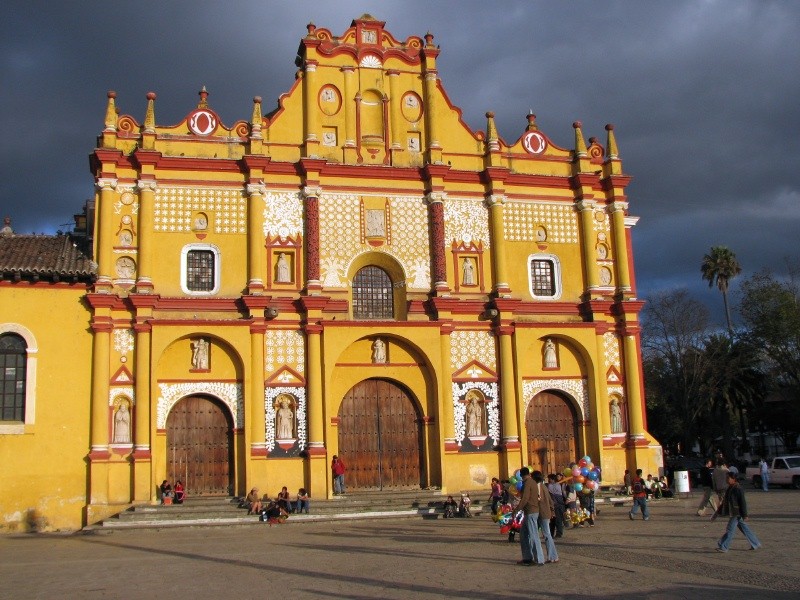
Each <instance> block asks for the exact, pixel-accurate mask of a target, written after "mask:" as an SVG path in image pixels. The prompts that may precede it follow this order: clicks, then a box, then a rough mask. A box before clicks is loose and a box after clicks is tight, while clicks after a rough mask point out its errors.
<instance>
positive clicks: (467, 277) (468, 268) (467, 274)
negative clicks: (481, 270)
mask: <svg viewBox="0 0 800 600" xmlns="http://www.w3.org/2000/svg"><path fill="white" fill-rule="evenodd" d="M462 280H463V282H464V285H475V261H473V260H472V259H471V258H465V259H464V269H463V273H462Z"/></svg>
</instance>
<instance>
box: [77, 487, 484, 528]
mask: <svg viewBox="0 0 800 600" xmlns="http://www.w3.org/2000/svg"><path fill="white" fill-rule="evenodd" d="M459 497H460V496H459V495H454V498H456V500H458V499H459ZM487 497H488V492H487V491H486V490H476V491H471V492H470V498H471V500H472V514H473V515H480V514H481V513H482V512H483V511H487V512H488V510H489V504H488V502H487V501H486V498H487ZM446 498H447V495H442V493H441V492H440V491H438V490H409V491H392V492H387V491H357V492H354V493H350V494H346V495H344V496H336V497H334V498H333V499H330V500H328V499H323V500H315V499H314V498H312V499H311V509H310V514H307V515H306V514H299V515H297V514H292V515H291V516H290V517H289V519H288V520H287V521H286V522H287V523H308V522H318V521H335V520H346V519H381V518H415V517H416V518H433V519H435V518H438V517H439V516H440V515H442V514H443V513H444V510H443V507H442V505H443V502H444V501H445V499H446ZM219 525H227V526H247V525H264V523H262V522H261V521H259V518H258V515H248V514H247V510H245V509H243V508H239V498H232V497H195V498H191V497H190V498H188V499H187V501H186V503H185V504H174V505H172V506H162V505H149V504H147V505H138V506H132V507H130V508H129V509H128V510H125V511H123V512H121V513H119V514H117V515H115V516H113V517H111V518H110V519H106V520H104V521H102V522H101V523H97V524H94V525H89V526H87V527H85V528H84V531H105V530H118V529H148V528H149V529H160V528H167V527H192V526H203V527H205V526H219Z"/></svg>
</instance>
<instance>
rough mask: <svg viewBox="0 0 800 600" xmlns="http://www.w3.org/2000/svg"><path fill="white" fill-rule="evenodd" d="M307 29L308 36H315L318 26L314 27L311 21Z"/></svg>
mask: <svg viewBox="0 0 800 600" xmlns="http://www.w3.org/2000/svg"><path fill="white" fill-rule="evenodd" d="M306 29H307V30H308V36H309V37H310V36H312V35H314V32H315V31H316V30H317V26H316V25H314V22H313V21H310V22H309V23H308V25H306Z"/></svg>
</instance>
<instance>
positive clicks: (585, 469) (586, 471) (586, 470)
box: [581, 467, 590, 477]
mask: <svg viewBox="0 0 800 600" xmlns="http://www.w3.org/2000/svg"><path fill="white" fill-rule="evenodd" d="M589 473H590V471H589V467H581V475H583V476H584V477H586V476H587V475H589Z"/></svg>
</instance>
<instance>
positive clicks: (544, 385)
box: [522, 378, 591, 421]
mask: <svg viewBox="0 0 800 600" xmlns="http://www.w3.org/2000/svg"><path fill="white" fill-rule="evenodd" d="M545 390H560V391H562V392H565V393H567V394H569V395H570V396H572V397H573V398H574V399H575V400H576V401H577V403H578V407H579V408H580V409H581V413H582V414H581V420H583V421H588V420H589V417H590V413H591V411H590V410H589V382H588V381H587V380H586V378H583V379H531V380H529V381H523V382H522V395H523V398H525V412H527V410H528V405H529V404H530V402H531V400H533V397H534V396H535V395H536V394H538V393H539V392H543V391H545Z"/></svg>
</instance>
